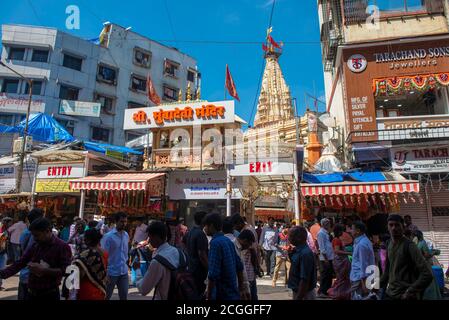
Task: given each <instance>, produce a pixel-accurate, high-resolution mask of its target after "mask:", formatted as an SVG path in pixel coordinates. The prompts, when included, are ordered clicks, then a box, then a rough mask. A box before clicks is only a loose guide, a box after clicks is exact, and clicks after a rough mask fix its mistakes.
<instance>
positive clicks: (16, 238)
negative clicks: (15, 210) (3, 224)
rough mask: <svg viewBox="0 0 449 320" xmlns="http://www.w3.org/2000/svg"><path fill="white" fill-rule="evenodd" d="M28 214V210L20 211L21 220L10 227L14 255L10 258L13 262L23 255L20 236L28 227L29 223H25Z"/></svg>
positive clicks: (10, 240)
mask: <svg viewBox="0 0 449 320" xmlns="http://www.w3.org/2000/svg"><path fill="white" fill-rule="evenodd" d="M26 216H27V212H26V211H19V221H17V222H16V223H14V224H13V225H12V226H11V227H9V228H8V233H9V243H10V245H11V253H12V257H10V259H11V261H12V262H16V261H18V260H19V259H20V256H21V255H22V252H21V250H20V236H21V235H22V233H23V231H24V230H25V229H26V228H27V225H26V223H25V220H26Z"/></svg>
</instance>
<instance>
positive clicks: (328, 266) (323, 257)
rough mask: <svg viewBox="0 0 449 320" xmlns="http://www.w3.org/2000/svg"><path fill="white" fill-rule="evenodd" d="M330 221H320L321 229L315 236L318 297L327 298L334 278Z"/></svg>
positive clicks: (325, 219)
mask: <svg viewBox="0 0 449 320" xmlns="http://www.w3.org/2000/svg"><path fill="white" fill-rule="evenodd" d="M331 229H332V226H331V221H330V220H329V219H327V218H324V219H322V220H321V229H320V231H319V232H318V235H317V241H318V248H319V250H320V270H321V277H320V290H319V291H318V293H319V297H327V296H328V294H327V290H329V289H330V288H331V287H332V280H333V278H334V267H333V260H334V249H333V248H332V243H331V240H330V234H329V233H330V231H331Z"/></svg>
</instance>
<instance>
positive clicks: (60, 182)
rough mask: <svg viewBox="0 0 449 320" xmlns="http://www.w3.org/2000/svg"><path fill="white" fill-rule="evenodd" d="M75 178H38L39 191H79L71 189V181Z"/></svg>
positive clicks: (37, 188) (37, 189)
mask: <svg viewBox="0 0 449 320" xmlns="http://www.w3.org/2000/svg"><path fill="white" fill-rule="evenodd" d="M70 180H73V179H37V180H36V192H37V193H67V192H70V193H79V191H73V190H71V189H70V185H69V181H70Z"/></svg>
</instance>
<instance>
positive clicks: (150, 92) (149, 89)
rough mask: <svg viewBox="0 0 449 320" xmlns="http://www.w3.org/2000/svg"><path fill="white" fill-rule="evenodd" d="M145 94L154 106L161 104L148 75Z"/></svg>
mask: <svg viewBox="0 0 449 320" xmlns="http://www.w3.org/2000/svg"><path fill="white" fill-rule="evenodd" d="M147 93H148V99H150V101H151V102H153V103H154V104H155V105H160V104H161V98H160V97H159V96H158V94H157V92H156V89H155V88H154V85H153V81H152V80H151V77H150V74H149V73H148V76H147Z"/></svg>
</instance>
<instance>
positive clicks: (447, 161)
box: [391, 146, 449, 173]
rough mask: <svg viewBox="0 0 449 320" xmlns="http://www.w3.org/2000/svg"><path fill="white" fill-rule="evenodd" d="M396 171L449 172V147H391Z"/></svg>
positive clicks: (392, 160)
mask: <svg viewBox="0 0 449 320" xmlns="http://www.w3.org/2000/svg"><path fill="white" fill-rule="evenodd" d="M391 162H392V168H393V170H394V171H398V172H409V173H430V172H449V147H448V146H430V147H401V148H391Z"/></svg>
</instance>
